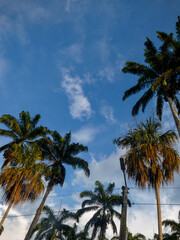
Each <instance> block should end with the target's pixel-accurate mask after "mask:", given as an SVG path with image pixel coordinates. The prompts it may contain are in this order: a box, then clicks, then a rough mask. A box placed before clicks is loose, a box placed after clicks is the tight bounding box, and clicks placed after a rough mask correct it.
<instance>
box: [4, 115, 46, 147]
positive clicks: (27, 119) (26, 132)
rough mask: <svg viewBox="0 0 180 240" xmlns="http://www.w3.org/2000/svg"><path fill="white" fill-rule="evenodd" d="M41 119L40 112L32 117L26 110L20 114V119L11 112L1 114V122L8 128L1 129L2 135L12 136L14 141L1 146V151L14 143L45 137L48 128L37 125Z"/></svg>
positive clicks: (29, 141)
mask: <svg viewBox="0 0 180 240" xmlns="http://www.w3.org/2000/svg"><path fill="white" fill-rule="evenodd" d="M39 119H40V115H39V114H36V115H35V117H33V118H32V117H31V115H30V114H29V112H24V111H22V112H21V113H20V114H19V119H16V118H15V117H13V116H12V115H9V114H5V115H3V116H1V117H0V123H2V124H4V126H5V127H6V129H0V135H2V136H5V137H10V138H11V139H12V142H10V143H8V144H5V145H4V146H2V147H0V151H4V150H5V149H8V148H9V147H10V146H12V144H14V143H17V144H23V143H25V142H28V143H31V142H33V141H34V140H37V139H38V138H39V137H45V136H46V133H47V128H46V127H43V126H39V127H37V124H38V122H39Z"/></svg>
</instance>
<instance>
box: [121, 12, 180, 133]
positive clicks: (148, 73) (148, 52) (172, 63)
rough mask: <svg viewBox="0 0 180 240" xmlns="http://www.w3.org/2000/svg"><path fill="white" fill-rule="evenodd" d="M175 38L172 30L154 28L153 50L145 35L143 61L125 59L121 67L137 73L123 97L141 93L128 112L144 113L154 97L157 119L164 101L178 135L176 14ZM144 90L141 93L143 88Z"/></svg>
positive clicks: (179, 66) (179, 24) (179, 48)
mask: <svg viewBox="0 0 180 240" xmlns="http://www.w3.org/2000/svg"><path fill="white" fill-rule="evenodd" d="M176 33H177V36H176V38H175V37H174V35H173V33H170V34H167V33H165V32H159V31H157V37H158V38H159V40H160V41H161V43H162V44H161V46H160V47H159V49H157V48H156V47H155V46H154V44H153V42H152V41H151V40H150V39H149V38H147V39H146V42H145V50H144V56H145V60H144V62H145V64H140V63H137V62H130V61H128V62H126V66H125V67H124V68H123V69H122V71H123V72H124V73H131V74H134V75H137V76H138V81H137V84H136V85H134V86H133V87H131V88H130V89H128V90H126V91H125V93H124V96H123V100H125V99H126V98H128V97H129V96H131V95H133V94H136V93H139V92H140V91H142V92H143V95H142V97H140V99H139V100H138V101H137V102H136V104H135V105H134V106H133V108H132V115H133V116H135V115H137V114H138V112H139V109H140V108H142V111H143V112H144V110H145V108H146V106H147V104H148V102H149V101H150V100H151V99H152V98H153V97H156V114H157V116H158V117H159V119H161V117H162V111H163V105H164V102H168V103H169V106H170V109H171V112H172V114H173V117H174V120H175V124H176V127H177V130H178V133H179V135H180V119H179V116H178V115H179V113H180V102H179V98H178V94H179V90H180V85H179V77H180V17H178V21H177V23H176ZM144 89H146V91H145V92H144V91H143V90H144Z"/></svg>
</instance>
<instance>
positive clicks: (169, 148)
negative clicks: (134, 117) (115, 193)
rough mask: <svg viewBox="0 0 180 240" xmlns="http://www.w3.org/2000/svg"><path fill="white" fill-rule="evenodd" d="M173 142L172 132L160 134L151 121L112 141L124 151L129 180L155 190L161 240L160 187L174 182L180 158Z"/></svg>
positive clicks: (140, 124) (156, 123) (174, 140)
mask: <svg viewBox="0 0 180 240" xmlns="http://www.w3.org/2000/svg"><path fill="white" fill-rule="evenodd" d="M176 140H177V136H176V134H175V132H173V131H167V132H165V133H161V124H160V122H158V121H156V120H155V119H151V118H150V119H149V120H146V122H145V123H139V124H137V128H133V129H130V130H129V132H128V134H127V135H125V136H124V137H120V138H118V139H116V140H115V143H116V144H117V145H118V146H119V147H123V148H127V152H126V154H125V164H126V167H127V174H128V177H129V178H132V179H134V180H135V183H136V184H137V185H138V186H139V187H141V188H145V187H146V186H147V185H148V186H149V187H152V188H154V189H155V193H156V199H157V211H158V230H159V236H160V240H162V223H161V205H160V195H159V187H160V185H163V184H165V183H166V184H167V183H168V182H169V181H173V180H174V171H179V165H180V157H179V155H178V153H177V151H176V150H175V149H174V148H173V144H174V143H175V142H176Z"/></svg>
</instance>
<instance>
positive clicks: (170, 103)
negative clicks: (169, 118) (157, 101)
mask: <svg viewBox="0 0 180 240" xmlns="http://www.w3.org/2000/svg"><path fill="white" fill-rule="evenodd" d="M168 103H169V106H170V108H171V112H172V115H173V118H174V121H175V124H176V128H177V130H178V133H179V136H180V119H179V116H178V113H177V111H176V108H175V106H174V103H173V100H172V98H168Z"/></svg>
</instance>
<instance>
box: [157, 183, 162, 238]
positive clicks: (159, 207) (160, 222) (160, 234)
mask: <svg viewBox="0 0 180 240" xmlns="http://www.w3.org/2000/svg"><path fill="white" fill-rule="evenodd" d="M155 192H156V200H157V215H158V233H159V240H162V239H163V237H162V219H161V202H160V194H159V186H158V184H157V183H156V186H155Z"/></svg>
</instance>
